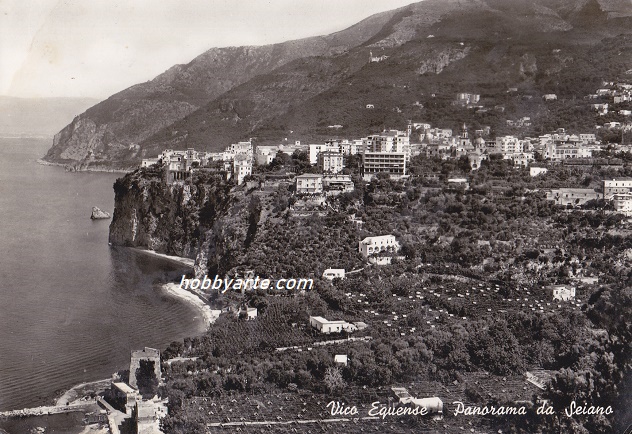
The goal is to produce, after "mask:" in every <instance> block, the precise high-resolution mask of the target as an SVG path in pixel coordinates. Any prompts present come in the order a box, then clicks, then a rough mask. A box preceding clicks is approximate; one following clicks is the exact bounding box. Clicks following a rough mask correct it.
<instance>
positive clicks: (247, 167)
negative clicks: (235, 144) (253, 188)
mask: <svg viewBox="0 0 632 434" xmlns="http://www.w3.org/2000/svg"><path fill="white" fill-rule="evenodd" d="M249 175H252V160H251V159H250V157H249V156H248V155H247V154H237V155H235V159H234V160H233V176H234V177H235V182H236V183H237V184H238V185H239V184H241V183H242V182H244V178H245V177H246V176H249Z"/></svg>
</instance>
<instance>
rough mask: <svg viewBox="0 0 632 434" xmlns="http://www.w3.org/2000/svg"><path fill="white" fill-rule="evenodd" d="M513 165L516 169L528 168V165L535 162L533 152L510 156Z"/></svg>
mask: <svg viewBox="0 0 632 434" xmlns="http://www.w3.org/2000/svg"><path fill="white" fill-rule="evenodd" d="M511 159H512V160H513V164H514V166H516V167H529V163H531V162H532V161H535V157H534V156H533V152H521V153H519V154H513V155H512V156H511Z"/></svg>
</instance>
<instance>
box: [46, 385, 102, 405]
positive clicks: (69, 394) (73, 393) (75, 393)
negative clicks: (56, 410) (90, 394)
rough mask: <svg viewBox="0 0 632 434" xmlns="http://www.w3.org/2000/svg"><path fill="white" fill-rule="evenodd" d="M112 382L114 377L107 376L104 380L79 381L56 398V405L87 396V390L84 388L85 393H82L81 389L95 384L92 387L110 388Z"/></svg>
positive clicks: (99, 388)
mask: <svg viewBox="0 0 632 434" xmlns="http://www.w3.org/2000/svg"><path fill="white" fill-rule="evenodd" d="M111 382H112V378H105V379H102V380H95V381H88V382H85V383H79V384H76V385H74V386H73V387H71V388H70V389H68V390H66V391H65V392H64V393H63V394H62V395H61V396H60V397H59V398H56V399H55V405H56V406H58V407H61V406H64V405H68V404H70V403H73V402H75V401H77V400H80V399H82V398H84V397H85V394H86V392H87V391H86V390H83V393H80V391H81V389H84V388H88V387H89V386H93V387H91V388H93V389H95V390H101V389H103V388H104V387H103V386H107V387H106V388H109V386H110V383H111Z"/></svg>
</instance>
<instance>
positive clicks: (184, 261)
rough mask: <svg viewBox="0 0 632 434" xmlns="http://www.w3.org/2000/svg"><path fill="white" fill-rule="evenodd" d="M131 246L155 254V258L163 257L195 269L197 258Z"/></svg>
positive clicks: (139, 250) (145, 252)
mask: <svg viewBox="0 0 632 434" xmlns="http://www.w3.org/2000/svg"><path fill="white" fill-rule="evenodd" d="M129 248H130V249H132V250H133V251H135V252H140V253H144V254H146V255H149V256H153V257H155V258H162V259H165V260H167V261H170V262H173V263H176V264H178V265H184V266H185V267H189V268H191V269H193V267H194V266H195V259H191V258H184V257H182V256H172V255H167V254H164V253H158V252H156V251H154V250H149V249H142V248H140V247H129Z"/></svg>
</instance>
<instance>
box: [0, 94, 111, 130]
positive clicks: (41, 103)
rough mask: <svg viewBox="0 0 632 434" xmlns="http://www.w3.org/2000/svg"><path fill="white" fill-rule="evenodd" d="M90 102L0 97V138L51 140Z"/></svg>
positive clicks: (82, 100) (91, 101) (94, 101)
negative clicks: (40, 136)
mask: <svg viewBox="0 0 632 434" xmlns="http://www.w3.org/2000/svg"><path fill="white" fill-rule="evenodd" d="M97 102H99V100H97V99H94V98H14V97H10V96H0V136H34V135H42V136H52V135H53V134H55V133H57V132H58V131H59V129H60V128H63V126H64V125H66V124H67V123H68V122H70V121H71V120H72V118H74V117H75V116H77V115H78V114H79V113H81V112H83V111H84V110H86V109H87V108H88V107H90V106H92V105H94V104H96V103H97Z"/></svg>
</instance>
